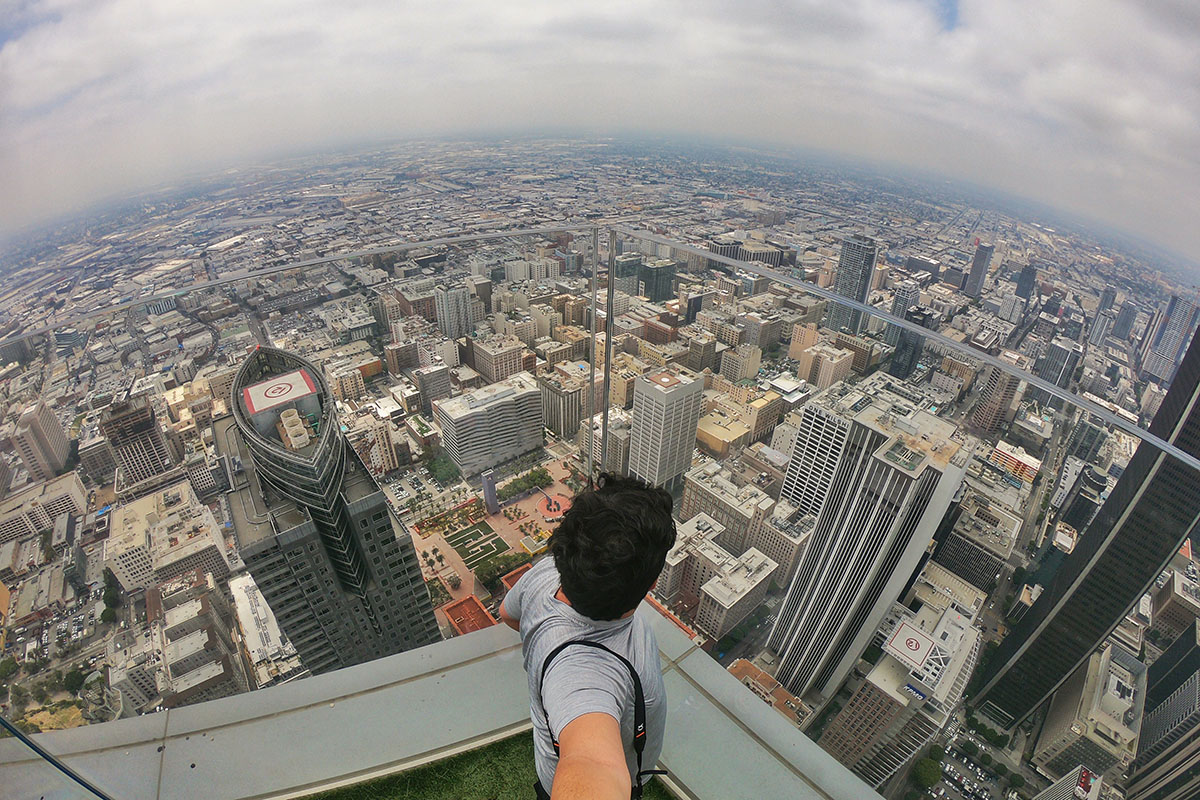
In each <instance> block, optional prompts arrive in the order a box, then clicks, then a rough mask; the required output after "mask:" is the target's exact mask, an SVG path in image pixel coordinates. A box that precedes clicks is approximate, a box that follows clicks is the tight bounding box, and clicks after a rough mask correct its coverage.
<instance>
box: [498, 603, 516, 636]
mask: <svg viewBox="0 0 1200 800" xmlns="http://www.w3.org/2000/svg"><path fill="white" fill-rule="evenodd" d="M500 621H501V622H503V623H504V624H505V625H507V626H508V627H510V628H512V629H513V630H514V631H520V630H521V619H520V618H519V617H514V616H513V615H512V614H509V613H508V609H507V608H506V607H505V605H504V603H503V602H501V603H500Z"/></svg>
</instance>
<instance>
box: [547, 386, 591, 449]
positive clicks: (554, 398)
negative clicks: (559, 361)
mask: <svg viewBox="0 0 1200 800" xmlns="http://www.w3.org/2000/svg"><path fill="white" fill-rule="evenodd" d="M537 383H538V389H539V390H540V391H541V393H542V424H543V425H545V426H546V427H547V428H549V429H550V430H551V431H553V432H554V435H555V436H558V437H559V438H562V439H567V438H570V437H572V436H575V435H576V434H577V433H579V424H580V422H581V421H582V420H583V418H584V416H585V414H586V413H587V409H586V408H585V405H586V404H587V395H586V393H585V392H584V389H586V388H587V384H586V383H585V382H584V381H580V380H577V379H575V378H570V377H567V376H565V375H561V374H559V373H557V372H551V373H548V374H546V375H539V376H538V379H537Z"/></svg>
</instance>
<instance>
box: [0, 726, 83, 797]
mask: <svg viewBox="0 0 1200 800" xmlns="http://www.w3.org/2000/svg"><path fill="white" fill-rule="evenodd" d="M18 705H20V704H19V703H18ZM34 724H36V723H34ZM9 725H12V723H10V722H9V721H8V720H7V719H6V720H4V724H3V725H2V726H0V759H2V761H3V767H2V768H0V775H3V776H4V777H3V780H4V796H5V797H11V798H13V800H67V799H68V798H70V800H76V799H77V798H79V799H82V798H89V799H91V798H100V799H101V800H104V798H106V797H107V795H106V794H105V793H104V792H103V791H102V790H100V789H99V788H98V787H97V786H96V784H95V783H94V781H92V780H90V779H88V778H86V777H84V776H82V775H81V774H79V773H78V772H77V771H76V770H74V769H72V768H70V767H68V766H65V765H63V764H62V763H61V762H59V761H57V760H56V759H54V757H53V756H52V755H50V754H49V753H47V752H46V751H45V748H44V747H41V745H38V744H35V743H32V742H30V740H28V739H26V738H24V734H25V733H26V731H29V732H32V730H33V724H31V723H30V722H25V723H23V724H21V725H20V726H19V727H18V726H16V725H13V726H12V727H13V728H14V729H15V730H14V731H13V732H10V731H9V729H8V728H9Z"/></svg>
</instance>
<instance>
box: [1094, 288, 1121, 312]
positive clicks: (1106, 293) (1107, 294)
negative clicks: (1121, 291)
mask: <svg viewBox="0 0 1200 800" xmlns="http://www.w3.org/2000/svg"><path fill="white" fill-rule="evenodd" d="M1115 302H1117V288H1116V287H1115V286H1105V287H1104V289H1103V291H1101V292H1100V304H1099V305H1098V306H1096V313H1097V314H1100V313H1103V312H1105V311H1108V310H1109V309H1110V308H1112V307H1113V303H1115Z"/></svg>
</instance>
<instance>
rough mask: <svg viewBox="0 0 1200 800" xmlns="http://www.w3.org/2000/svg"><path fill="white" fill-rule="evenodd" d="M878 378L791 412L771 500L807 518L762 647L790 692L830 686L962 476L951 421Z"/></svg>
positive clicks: (828, 691)
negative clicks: (787, 444)
mask: <svg viewBox="0 0 1200 800" xmlns="http://www.w3.org/2000/svg"><path fill="white" fill-rule="evenodd" d="M879 377H880V379H881V380H875V381H868V382H864V383H862V384H859V385H857V386H854V387H850V386H847V385H846V384H838V385H836V386H834V387H832V388H830V389H828V390H826V391H824V392H822V393H821V394H819V395H817V396H816V397H815V398H813V399H812V400H810V401H809V402H808V403H806V404H805V405H804V407H803V408H802V410H801V415H800V416H801V418H800V422H799V426H798V427H799V431H798V433H797V436H796V444H795V447H794V448H793V452H792V458H791V462H790V463H789V465H788V471H787V475H786V477H785V479H784V484H783V489H782V491H781V494H780V499H781V500H787V501H788V502H790V503H791V504H792V505H793V506H795V507H796V508H797V509H799V511H800V513H805V514H814V513H815V514H816V516H817V521H816V525H815V527H814V528H813V532H812V535H811V536H810V538H809V544H808V547H807V549H806V550H805V551H804V555H803V557H802V558H801V561H800V566H799V568H798V569H797V571H796V577H795V578H794V579H793V581H792V584H791V588H790V589H789V590H788V593H787V599H786V600H785V601H784V604H783V606H782V607H781V609H780V612H779V618H778V619H777V620H776V623H775V627H774V628H773V629H772V630H771V635H770V638H769V639H768V642H767V644H768V647H770V648H771V649H772V650H773V651H774V652H775V653H777V654H778V655H779V670H778V673H777V675H776V678H777V679H778V680H779V682H780V683H782V684H784V685H785V686H787V687H788V690H789V691H791V692H792V693H793V694H797V695H801V696H804V695H808V694H815V695H816V696H817V697H819V698H821V699H826V698H828V697H830V696H831V695H832V694H833V692H834V691H836V690H837V687H838V685H839V684H840V683H841V681H842V679H843V678H845V677H846V674H847V673H848V672H849V671H850V668H851V667H852V666H853V665H854V663H855V662H856V661H857V660H858V657H859V655H861V654H862V652H863V650H864V649H865V648H866V646H867V644H868V643H869V641H870V638H871V635H872V634H873V633H874V632H875V630H876V629H877V628H878V627H879V624H880V622H881V621H882V619H883V615H884V613H885V612H886V611H887V609H888V608H890V607H891V604H892V603H893V602H895V600H896V598H897V597H898V596H899V595H900V592H901V590H902V589H903V588H904V586H905V584H907V583H908V580H909V578H910V577H911V576H912V574H913V571H914V570H915V569H916V567H917V564H918V562H919V561H920V559H921V556H922V554H923V553H924V552H925V549H926V547H927V546H928V545H929V542H930V540H931V539H932V537H933V533H934V530H935V529H936V527H937V525H938V523H939V522H940V521H941V519H942V515H943V514H944V512H945V510H946V508H947V507H948V506H949V504H950V501H951V499H952V498H953V496H954V493H955V492H956V491H957V489H958V486H959V484H960V483H961V482H962V478H963V475H964V474H965V473H966V453H965V452H964V451H963V449H962V447H961V445H960V443H959V442H958V441H955V440H954V439H953V438H952V437H953V436H954V434H955V433H956V428H955V426H954V425H952V424H951V423H949V422H947V421H946V420H943V419H940V418H938V417H935V416H934V415H932V414H930V413H928V412H926V411H924V410H918V409H917V408H915V407H914V406H913V405H912V404H911V403H908V402H907V401H906V400H904V398H902V397H900V396H899V395H896V394H894V393H893V392H891V391H889V390H888V389H887V388H885V385H886V381H887V380H889V379H887V378H886V377H885V376H879Z"/></svg>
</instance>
